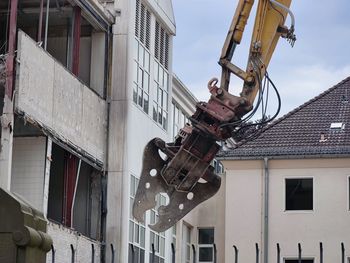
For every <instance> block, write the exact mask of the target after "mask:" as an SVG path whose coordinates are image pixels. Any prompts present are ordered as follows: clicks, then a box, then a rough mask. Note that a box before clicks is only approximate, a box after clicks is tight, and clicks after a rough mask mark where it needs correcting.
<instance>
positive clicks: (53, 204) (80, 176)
mask: <svg viewBox="0 0 350 263" xmlns="http://www.w3.org/2000/svg"><path fill="white" fill-rule="evenodd" d="M51 158H52V161H51V167H50V183H49V194H48V215H47V217H48V218H49V219H50V220H52V221H55V222H57V223H59V224H62V225H64V226H66V227H69V228H73V229H75V230H76V231H78V232H79V233H81V234H83V235H85V236H87V237H90V238H93V239H96V240H100V239H101V232H100V230H101V198H102V195H101V191H102V186H101V180H102V173H101V171H99V170H97V169H95V168H93V167H92V166H90V165H89V164H87V163H86V162H84V161H82V160H81V159H79V158H78V157H76V156H75V155H73V154H71V153H70V152H68V151H67V150H65V149H63V148H61V147H60V146H58V145H57V144H53V145H52V155H51Z"/></svg>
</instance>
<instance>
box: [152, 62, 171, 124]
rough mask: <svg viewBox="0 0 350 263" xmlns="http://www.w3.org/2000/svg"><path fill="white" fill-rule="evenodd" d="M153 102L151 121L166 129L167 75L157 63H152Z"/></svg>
mask: <svg viewBox="0 0 350 263" xmlns="http://www.w3.org/2000/svg"><path fill="white" fill-rule="evenodd" d="M153 88H154V96H155V97H154V100H153V120H155V121H156V122H158V123H159V124H161V125H162V127H163V129H165V130H166V129H167V125H168V92H169V73H168V71H167V70H166V69H165V68H164V67H163V66H162V65H161V64H160V63H159V62H157V61H155V62H154V83H153Z"/></svg>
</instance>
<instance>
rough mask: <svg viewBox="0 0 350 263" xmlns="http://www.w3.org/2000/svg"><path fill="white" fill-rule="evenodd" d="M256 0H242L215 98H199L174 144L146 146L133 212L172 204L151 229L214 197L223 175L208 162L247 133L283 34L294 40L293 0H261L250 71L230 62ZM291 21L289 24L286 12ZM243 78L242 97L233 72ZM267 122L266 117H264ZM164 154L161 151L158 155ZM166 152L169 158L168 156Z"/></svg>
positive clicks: (140, 213)
mask: <svg viewBox="0 0 350 263" xmlns="http://www.w3.org/2000/svg"><path fill="white" fill-rule="evenodd" d="M253 4H254V0H240V1H239V2H238V6H237V8H236V12H235V15H234V17H233V20H232V24H231V26H230V29H229V32H228V34H227V37H226V41H225V43H224V46H223V49H222V53H221V56H220V60H219V64H220V65H221V67H222V74H221V80H220V86H218V85H217V84H218V80H217V79H215V78H214V79H212V80H210V81H209V84H208V89H209V92H210V93H211V97H210V99H209V101H208V102H199V103H198V104H197V105H196V112H195V113H194V114H193V115H192V116H191V117H190V121H191V125H190V124H187V125H186V126H185V127H184V128H182V129H181V130H180V132H179V134H178V135H177V137H176V138H175V141H174V142H172V143H166V142H164V141H163V140H162V139H160V138H154V139H153V140H151V141H150V142H149V143H148V144H147V145H146V147H145V150H144V154H143V167H142V172H141V176H140V181H139V186H138V189H137V192H136V196H135V201H134V206H133V215H134V217H135V218H136V219H137V220H139V221H142V220H143V218H144V217H143V215H144V213H145V212H146V211H147V210H149V209H153V208H154V207H155V206H156V195H157V194H160V193H166V194H167V195H168V197H169V200H168V201H169V202H168V204H167V205H165V206H160V207H159V208H158V215H159V219H158V222H156V224H154V225H150V226H149V227H150V228H151V229H153V230H155V231H158V232H162V231H165V230H166V229H168V228H170V227H171V226H173V225H174V224H175V223H176V222H177V221H179V220H180V219H181V218H182V217H184V216H185V215H186V214H187V213H188V212H190V211H191V210H192V209H193V208H194V207H196V206H197V205H198V204H200V203H201V202H203V201H205V200H207V199H208V198H210V197H212V196H213V195H214V194H215V193H216V192H217V191H218V190H219V188H220V185H221V178H220V176H218V175H217V174H215V172H214V168H213V167H212V166H211V165H210V163H211V161H212V160H213V159H214V157H215V155H216V153H217V152H218V151H219V149H220V144H218V142H223V141H225V140H227V139H228V138H231V137H236V138H237V134H238V133H239V134H240V138H241V139H245V137H248V135H246V134H245V133H244V132H242V131H244V129H243V127H248V126H249V125H250V124H249V125H247V124H246V121H247V119H248V118H246V117H245V116H246V115H247V114H248V113H249V114H248V115H252V114H253V113H254V111H255V110H254V107H253V105H254V101H255V99H256V97H257V94H259V96H258V97H259V100H260V99H261V94H262V93H263V89H264V87H263V84H262V82H263V78H264V77H266V78H267V79H268V80H270V79H269V77H268V76H267V71H266V70H267V66H268V64H269V62H270V59H271V56H272V54H273V52H274V50H275V47H276V45H277V41H278V39H279V38H280V37H283V38H286V39H288V40H289V41H290V42H291V43H292V44H294V41H295V40H296V38H295V35H294V16H293V15H292V13H291V11H290V9H289V6H290V4H291V0H259V1H258V6H257V13H256V17H255V24H254V29H253V34H252V40H251V44H250V50H249V55H248V63H247V68H246V70H243V69H240V68H239V67H238V66H236V65H234V64H233V63H232V62H231V60H232V57H233V54H234V51H235V49H236V47H237V46H238V45H239V44H240V42H241V39H242V36H243V32H244V29H245V26H246V23H247V21H248V18H249V16H250V13H251V10H252V7H253ZM288 13H289V15H291V16H292V19H291V20H292V25H291V26H290V27H289V28H287V27H286V26H285V25H284V24H285V20H286V17H287V14H288ZM231 74H234V75H236V76H238V77H239V78H241V79H242V80H243V88H242V92H241V94H240V96H235V95H232V94H230V93H229V83H230V76H231ZM265 122H266V120H265ZM160 152H162V154H160ZM164 156H165V157H164Z"/></svg>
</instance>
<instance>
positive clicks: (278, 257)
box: [276, 243, 281, 263]
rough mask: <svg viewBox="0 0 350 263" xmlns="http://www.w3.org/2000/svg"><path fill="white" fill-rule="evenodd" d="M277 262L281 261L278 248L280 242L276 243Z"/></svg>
mask: <svg viewBox="0 0 350 263" xmlns="http://www.w3.org/2000/svg"><path fill="white" fill-rule="evenodd" d="M276 246H277V263H280V262H281V248H280V244H279V243H277V245H276Z"/></svg>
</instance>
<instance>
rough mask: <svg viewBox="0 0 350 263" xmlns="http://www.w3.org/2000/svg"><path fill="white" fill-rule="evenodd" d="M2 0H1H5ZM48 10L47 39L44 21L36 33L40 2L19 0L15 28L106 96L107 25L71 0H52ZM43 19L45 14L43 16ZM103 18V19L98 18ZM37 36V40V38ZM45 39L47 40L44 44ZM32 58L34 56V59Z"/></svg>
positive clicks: (1, 28) (2, 21)
mask: <svg viewBox="0 0 350 263" xmlns="http://www.w3.org/2000/svg"><path fill="white" fill-rule="evenodd" d="M4 2H5V1H2V3H4ZM55 2H56V4H55V5H54V6H52V8H50V9H49V12H50V13H49V15H48V19H49V21H48V31H47V39H46V38H45V23H43V26H42V32H41V35H40V36H39V35H38V30H39V29H38V18H39V10H40V6H39V3H40V1H34V2H32V3H30V2H26V3H24V2H22V1H21V10H28V9H30V10H31V11H30V12H26V11H25V12H18V17H17V25H18V28H19V29H21V30H22V31H24V32H25V33H26V34H27V35H29V36H30V37H31V38H32V39H33V40H35V41H37V42H38V43H41V47H42V48H45V49H46V51H47V52H48V53H49V54H50V55H52V57H53V58H55V60H56V61H58V62H60V63H61V64H62V65H63V66H64V67H65V68H66V69H67V70H69V71H71V72H72V73H73V74H74V75H75V76H77V78H79V79H80V80H81V81H82V82H83V83H84V84H85V85H86V86H88V87H89V88H91V89H92V90H93V91H94V92H96V93H97V94H98V95H99V96H101V97H105V95H106V94H105V84H106V80H107V74H108V70H107V68H106V65H107V64H108V62H107V60H108V58H109V56H108V48H106V45H107V44H108V37H109V36H108V33H106V32H108V27H107V26H105V25H103V24H100V23H99V22H98V19H96V18H95V17H94V16H95V15H94V14H93V13H91V12H90V11H89V10H88V9H85V8H82V9H81V8H79V7H78V6H76V5H75V4H74V6H73V5H71V4H70V2H72V1H55ZM44 18H45V17H44ZM100 21H102V20H100ZM7 24H8V23H7V17H6V13H4V14H3V15H1V16H0V35H1V36H6V35H7V30H8V29H6V25H7ZM1 36H0V53H1V54H2V51H3V50H4V47H6V41H5V39H2V37H1ZM39 38H40V39H39ZM45 40H46V43H45ZM33 59H35V58H33Z"/></svg>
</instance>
